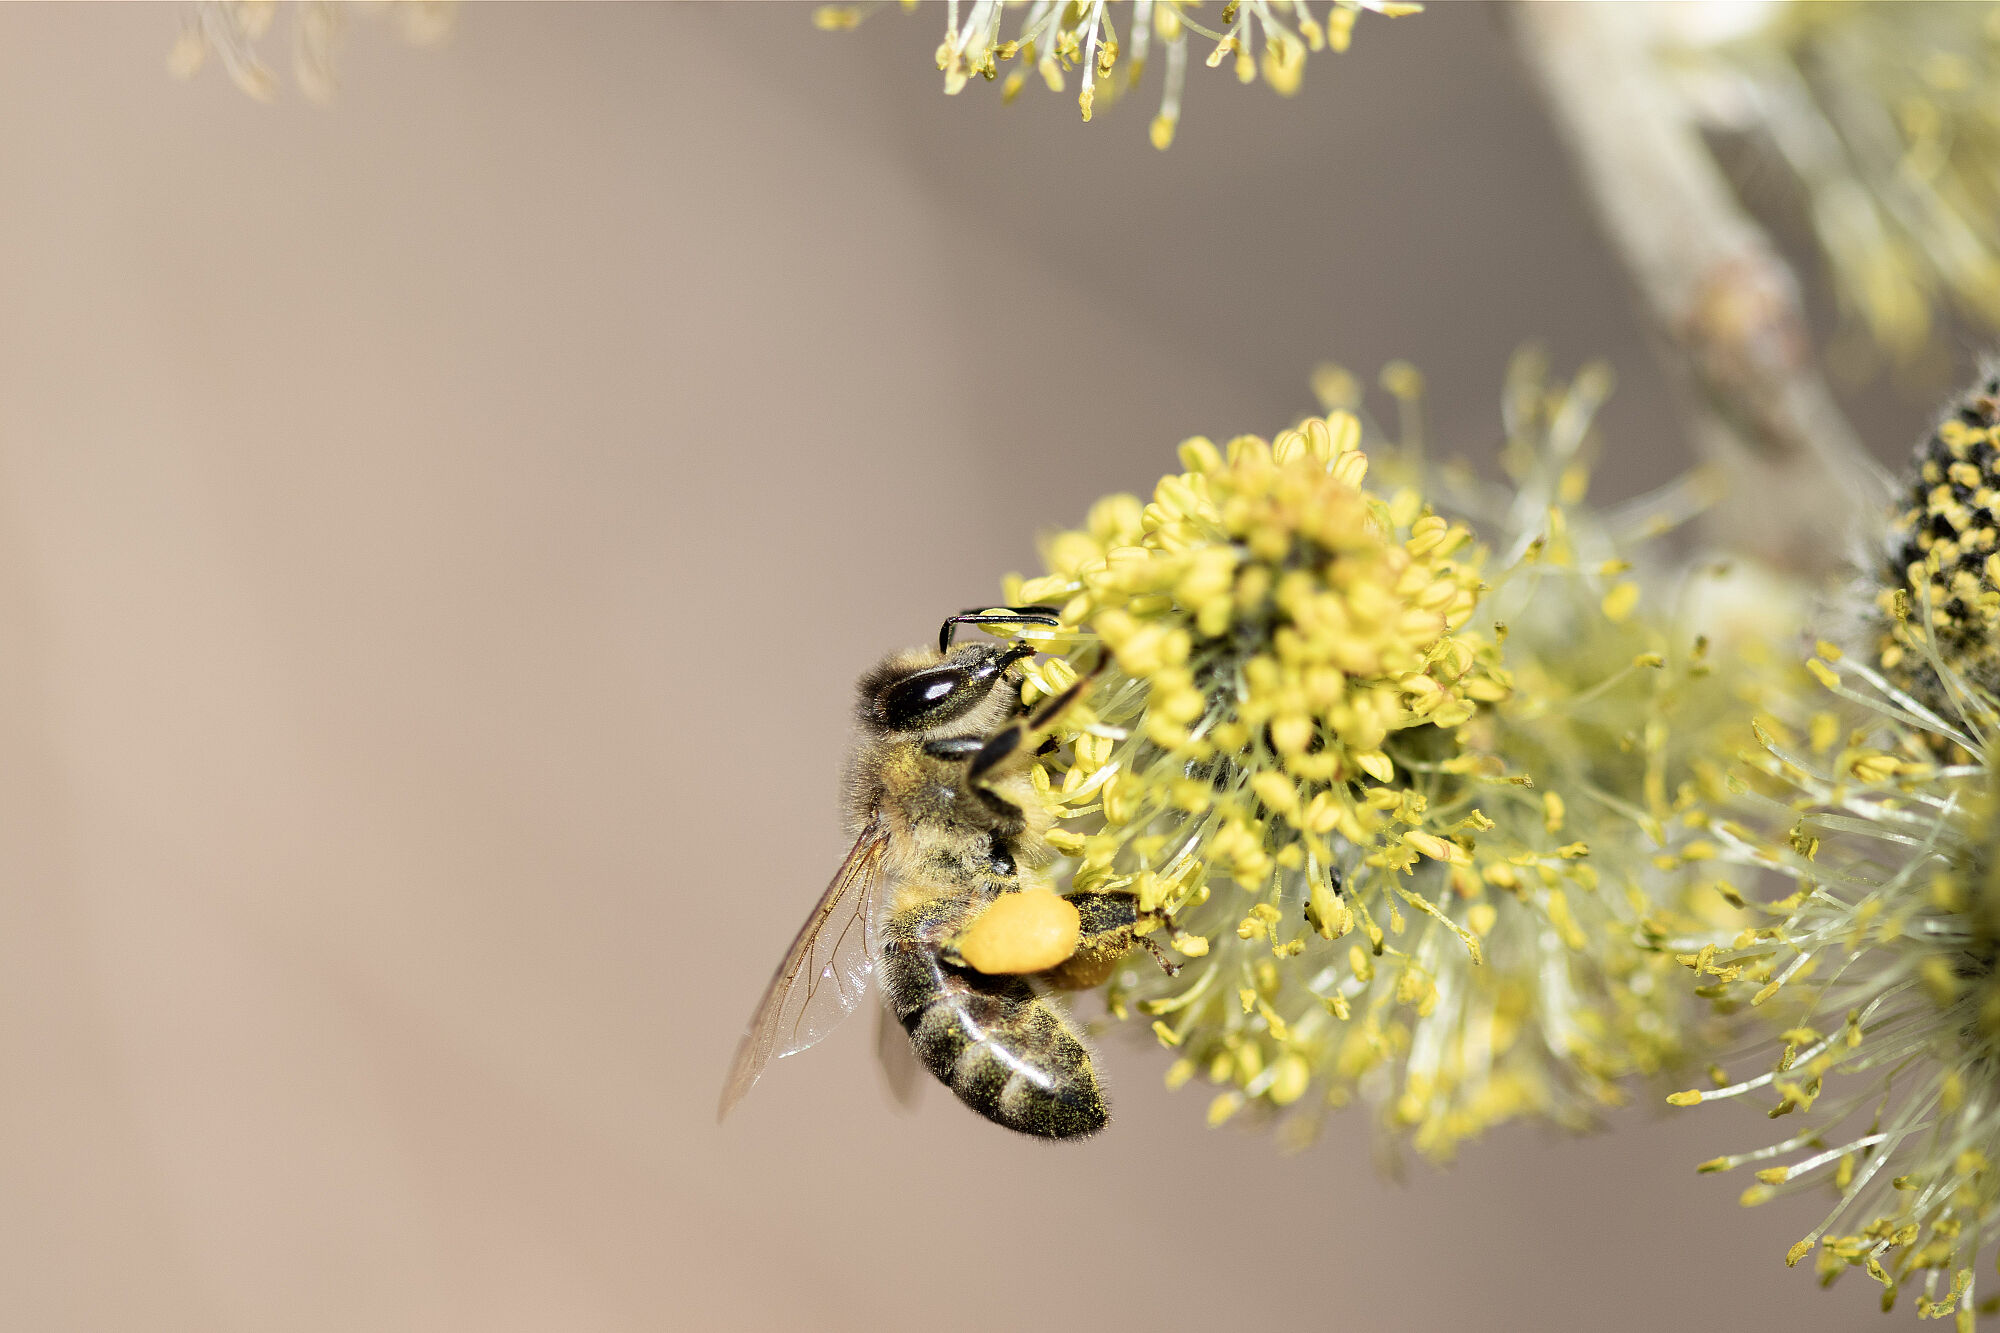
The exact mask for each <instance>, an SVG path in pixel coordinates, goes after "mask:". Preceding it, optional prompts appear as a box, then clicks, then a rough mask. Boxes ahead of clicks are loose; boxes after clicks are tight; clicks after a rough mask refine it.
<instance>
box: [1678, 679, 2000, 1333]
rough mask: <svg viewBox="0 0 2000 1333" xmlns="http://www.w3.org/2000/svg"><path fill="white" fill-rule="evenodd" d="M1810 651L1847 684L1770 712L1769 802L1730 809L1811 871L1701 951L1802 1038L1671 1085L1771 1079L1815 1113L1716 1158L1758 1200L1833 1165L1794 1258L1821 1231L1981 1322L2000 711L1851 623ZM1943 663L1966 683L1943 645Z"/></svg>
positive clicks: (1790, 869)
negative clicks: (1930, 676) (1956, 698)
mask: <svg viewBox="0 0 2000 1333" xmlns="http://www.w3.org/2000/svg"><path fill="white" fill-rule="evenodd" d="M1811 666H1812V669H1813V673H1814V674H1815V675H1816V676H1818V677H1820V678H1821V681H1822V683H1823V685H1824V686H1825V688H1826V689H1827V690H1828V691H1829V692H1830V694H1831V695H1832V696H1833V697H1831V698H1829V699H1828V700H1827V703H1828V704H1829V705H1830V706H1829V707H1828V708H1825V709H1823V710H1820V711H1818V712H1816V713H1814V714H1813V715H1812V716H1811V717H1810V718H1809V719H1807V720H1806V721H1805V722H1804V725H1803V726H1801V727H1799V728H1797V729H1796V730H1794V729H1788V728H1784V727H1782V726H1780V725H1778V724H1777V723H1776V722H1775V721H1774V720H1769V719H1767V720H1766V721H1765V722H1764V724H1763V725H1762V726H1761V727H1760V734H1759V745H1758V747H1757V748H1756V749H1755V750H1754V751H1752V752H1751V753H1749V754H1748V755H1746V756H1745V761H1746V772H1745V774H1744V775H1743V777H1742V779H1741V781H1740V783H1739V786H1740V791H1739V800H1740V801H1741V802H1742V803H1743V805H1744V806H1745V807H1747V808H1748V809H1749V810H1750V811H1752V812H1753V813H1752V814H1750V815H1746V816H1745V817H1744V818H1743V819H1742V820H1740V821H1738V820H1731V821H1725V822H1722V823H1720V824H1718V825H1717V830H1718V839H1719V841H1720V842H1721V844H1722V845H1723V846H1724V847H1725V849H1726V854H1727V855H1728V856H1729V857H1730V858H1731V859H1733V860H1736V861H1738V862H1740V863H1742V864H1745V865H1747V866H1750V867H1753V868H1756V869H1761V870H1771V871H1776V872H1778V873H1780V874H1782V875H1785V876H1788V877H1789V878H1790V879H1791V880H1792V881H1793V882H1794V884H1795V891H1794V892H1792V893H1791V894H1789V895H1787V896H1786V897H1783V898H1780V899H1778V900H1776V901H1775V902H1772V903H1769V904H1767V905H1764V906H1763V907H1761V908H1760V909H1759V910H1760V912H1761V913H1762V916H1763V923H1762V924H1757V925H1753V926H1752V927H1751V928H1749V929H1746V930H1744V931H1743V932H1741V933H1740V934H1739V935H1737V936H1736V937H1735V938H1734V939H1733V940H1731V941H1728V942H1726V943H1722V944H1720V945H1719V946H1718V944H1717V943H1709V944H1707V945H1705V946H1704V947H1702V948H1701V949H1700V950H1699V951H1698V952H1694V953H1688V954H1684V955H1682V959H1681V961H1682V962H1684V963H1685V964H1686V965H1687V966H1688V967H1690V968H1692V969H1693V970H1694V971H1695V972H1696V973H1697V974H1698V975H1699V976H1700V977H1701V979H1702V982H1703V983H1704V984H1703V990H1704V993H1706V994H1708V995H1710V996H1712V997H1713V998H1714V999H1715V1000H1716V1001H1717V1002H1718V1003H1719V1004H1722V1005H1724V1006H1726V1007H1731V1008H1734V1007H1740V1006H1743V1005H1746V1004H1747V1005H1750V1006H1756V1007H1759V1008H1762V1009H1764V1010H1765V1011H1767V1013H1768V1014H1769V1015H1770V1016H1771V1017H1772V1019H1773V1021H1774V1022H1775V1023H1776V1024H1777V1025H1778V1026H1779V1027H1780V1028H1781V1029H1782V1043H1781V1044H1782V1049H1781V1050H1779V1052H1778V1053H1777V1054H1776V1056H1775V1058H1774V1059H1773V1060H1772V1061H1771V1062H1770V1067H1769V1068H1767V1069H1765V1070H1763V1071H1762V1072H1760V1073H1759V1074H1757V1075H1756V1076H1755V1077H1752V1078H1748V1079H1744V1080H1741V1081H1738V1082H1730V1081H1729V1080H1728V1078H1727V1076H1726V1075H1724V1074H1723V1073H1722V1072H1721V1071H1720V1070H1719V1069H1718V1070H1716V1071H1714V1072H1715V1076H1716V1081H1717V1082H1718V1083H1719V1084H1721V1085H1722V1086H1719V1087H1717V1088H1714V1089H1710V1090H1706V1091H1702V1090H1696V1091H1690V1092H1685V1093H1679V1094H1676V1095H1675V1096H1674V1097H1673V1098H1672V1100H1673V1101H1674V1102H1675V1103H1676V1104H1678V1105H1694V1104H1696V1103H1699V1102H1707V1101H1716V1100H1721V1099H1727V1098H1733V1097H1740V1096H1744V1095H1746V1094H1759V1095H1761V1096H1764V1097H1767V1098H1768V1099H1769V1100H1770V1101H1771V1106H1770V1114H1771V1115H1772V1116H1773V1117H1783V1116H1794V1117H1796V1119H1794V1120H1792V1121H1791V1122H1790V1123H1792V1124H1793V1125H1796V1126H1797V1128H1796V1132H1794V1133H1791V1134H1789V1135H1788V1136H1787V1137H1786V1138H1785V1139H1783V1140H1782V1141H1781V1142H1778V1143H1774V1144H1771V1145H1769V1146H1767V1147H1764V1148H1759V1149H1756V1150H1754V1151H1749V1152H1744V1153H1738V1154H1733V1155H1730V1156H1726V1157H1721V1158H1717V1159H1715V1160H1714V1161H1711V1162H1707V1163H1704V1164H1703V1167H1702V1169H1703V1170H1705V1171H1726V1170H1730V1169H1733V1168H1736V1167H1739V1166H1745V1165H1755V1166H1757V1167H1758V1170H1757V1173H1756V1174H1757V1183H1756V1184H1754V1185H1752V1186H1750V1187H1749V1188H1748V1189H1747V1190H1746V1191H1745V1192H1744V1194H1743V1202H1744V1204H1746V1205H1754V1204H1758V1203H1762V1202H1765V1201H1766V1200H1768V1199H1770V1198H1773V1197H1775V1196H1776V1195H1777V1194H1779V1193H1781V1192H1787V1191H1791V1190H1796V1189H1801V1188H1805V1187H1807V1186H1808V1185H1814V1184H1821V1183H1830V1184H1831V1186H1832V1188H1833V1190H1834V1192H1835V1193H1836V1195H1837V1202H1836V1203H1835V1204H1834V1206H1833V1209H1832V1211H1831V1212H1830V1213H1829V1214H1828V1215H1827V1217H1826V1218H1825V1220H1824V1221H1822V1222H1821V1223H1820V1225H1819V1226H1817V1227H1815V1228H1813V1230H1812V1231H1811V1232H1810V1233H1809V1234H1808V1235H1807V1236H1805V1237H1804V1238H1803V1239H1801V1240H1800V1241H1799V1242H1798V1243H1797V1244H1796V1245H1794V1246H1793V1247H1792V1249H1791V1252H1790V1254H1789V1255H1788V1256H1787V1261H1788V1262H1790V1263H1794V1264H1795V1263H1797V1262H1798V1261H1799V1260H1800V1259H1802V1258H1804V1257H1805V1256H1806V1255H1807V1254H1808V1253H1811V1252H1812V1250H1813V1248H1814V1247H1815V1246H1818V1247H1819V1257H1818V1260H1817V1263H1818V1267H1819V1271H1820V1273H1821V1276H1822V1278H1823V1280H1825V1281H1829V1282H1830V1281H1832V1280H1833V1279H1834V1278H1835V1277H1837V1276H1839V1275H1840V1273H1842V1272H1843V1271H1845V1270H1846V1269H1847V1268H1849V1267H1859V1268H1864V1269H1866V1270H1867V1272H1868V1273H1869V1275H1870V1276H1872V1277H1874V1278H1875V1279H1876V1280H1877V1281H1879V1282H1880V1283H1881V1284H1882V1285H1883V1289H1884V1290H1883V1304H1884V1308H1888V1307H1889V1306H1891V1305H1893V1304H1894V1302H1895V1299H1896V1297H1897V1294H1898V1292H1899V1291H1900V1290H1901V1289H1902V1288H1903V1286H1904V1285H1905V1284H1907V1283H1910V1282H1911V1281H1913V1280H1917V1279H1920V1280H1921V1284H1922V1294H1921V1297H1920V1299H1919V1303H1918V1308H1919V1312H1920V1313H1922V1314H1926V1315H1935V1316H1937V1317H1944V1316H1945V1315H1948V1314H1953V1313H1954V1312H1956V1314H1957V1317H1958V1318H1959V1320H1960V1322H1961V1324H1962V1325H1963V1326H1964V1327H1967V1328H1969V1327H1970V1326H1971V1319H1972V1312H1973V1309H1974V1305H1973V1299H1974V1291H1973V1273H1972V1264H1973V1259H1974V1257H1975V1255H1976V1254H1977V1252H1978V1251H1979V1250H1980V1248H1981V1247H1982V1246H1983V1245H1985V1244H1987V1243H1988V1241H1989V1240H1990V1239H1992V1237H1993V1234H1994V1232H1993V1224H1994V1222H1995V1220H1996V1218H2000V1189H1996V1179H1995V1175H1994V1172H1993V1169H1992V1166H1991V1163H1992V1162H2000V1099H1996V1092H2000V1087H1996V1084H1995V1079H1994V1074H1995V1071H1996V1070H2000V983H1996V979H1995V978H1996V964H2000V875H1996V871H2000V860H1997V859H1996V850H2000V849H1997V848H1996V845H1995V837H1994V833H1993V829H1994V819H1995V816H1996V815H2000V803H1996V800H1995V797H1996V795H2000V793H1997V792H1996V790H1995V788H1994V774H1993V773H1992V771H1991V769H1990V768H1989V766H1988V764H1987V762H1986V760H1985V758H1984V756H1985V755H1986V754H1987V753H1988V747H1989V744H1990V742H1991V740H1992V732H1991V729H1990V715H1988V717H1987V719H1986V720H1985V721H1984V722H1982V721H1980V720H1977V719H1975V718H1972V717H1969V716H1967V715H1965V714H1957V713H1955V714H1953V715H1951V716H1950V717H1949V718H1948V717H1946V716H1944V715H1940V714H1939V713H1937V712H1934V711H1932V710H1931V709H1930V708H1928V707H1927V706H1925V705H1924V704H1923V703H1922V702H1920V701H1919V700H1917V699H1916V698H1914V697H1912V696H1911V695H1910V694H1908V693H1906V692H1905V691H1903V690H1900V689H1898V688H1897V687H1896V686H1895V685H1894V684H1893V683H1892V682H1891V681H1890V680H1889V679H1887V678H1886V677H1885V676H1884V675H1883V674H1882V673H1880V672H1878V671H1876V670H1874V669H1873V668H1871V667H1868V666H1866V665H1864V664H1862V663H1860V662H1857V661H1854V660H1852V659H1848V658H1845V657H1843V656H1841V654H1840V651H1839V649H1838V648H1837V647H1836V646H1835V645H1833V644H1821V645H1820V656H1819V657H1817V658H1814V659H1813V661H1812V663H1811ZM1931 666H1932V669H1933V670H1934V671H1935V672H1937V673H1938V678H1939V679H1940V680H1942V681H1944V682H1946V685H1947V688H1949V689H1951V690H1953V691H1961V690H1964V689H1966V688H1968V687H1967V685H1966V683H1965V682H1964V681H1963V680H1962V679H1960V678H1958V677H1957V676H1956V674H1955V673H1954V672H1953V670H1952V668H1951V666H1950V664H1949V663H1947V662H1945V661H1944V660H1943V659H1939V658H1933V659H1932V663H1931ZM1843 714H1845V716H1843ZM1943 752H1950V753H1954V754H1957V755H1959V756H1961V757H1968V756H1977V757H1976V758H1972V759H1971V761H1970V762H1961V763H1940V762H1939V758H1938V756H1939V754H1940V753H1943Z"/></svg>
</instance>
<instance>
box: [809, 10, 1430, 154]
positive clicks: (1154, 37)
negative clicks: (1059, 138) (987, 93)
mask: <svg viewBox="0 0 2000 1333" xmlns="http://www.w3.org/2000/svg"><path fill="white" fill-rule="evenodd" d="M875 8H877V6H876V5H873V4H836V5H823V6H821V7H820V8H819V9H818V10H817V11H815V13H814V20H815V22H817V23H818V24H819V26H820V27H822V28H826V29H829V30H834V31H839V30H843V29H848V28H852V27H855V26H856V25H857V24H859V23H860V22H861V20H862V19H864V18H866V17H867V16H868V14H869V13H870V12H871V11H872V10H874V9H875ZM1422 8H1423V6H1422V5H1421V4H1413V3H1403V2H1401V0H1334V3H1333V4H1331V5H1329V6H1326V7H1325V8H1324V9H1323V10H1322V13H1323V14H1324V16H1325V17H1324V18H1320V17H1316V16H1315V15H1314V13H1313V8H1312V6H1311V5H1309V4H1307V3H1305V0H1227V3H1225V4H1224V5H1223V6H1222V8H1221V10H1220V11H1219V20H1218V22H1219V24H1220V26H1219V27H1210V26H1209V25H1208V22H1207V21H1206V20H1205V19H1204V18H1203V11H1202V7H1201V5H1200V4H1199V3H1196V2H1194V0H1136V3H1134V4H1131V5H1121V6H1117V7H1115V8H1114V7H1113V6H1112V5H1111V4H1109V3H1108V2H1107V0H1080V3H1070V2H1069V0H1010V2H1009V3H1002V0H968V3H966V4H965V5H964V6H963V7H962V8H961V6H960V4H959V3H958V0H952V2H951V4H950V5H949V6H947V7H946V11H945V13H946V18H945V34H944V41H943V42H942V43H941V44H939V46H938V49H937V66H938V69H940V70H941V71H943V73H944V90H945V92H947V93H957V92H960V91H961V90H963V89H964V87H965V86H966V84H968V83H970V82H971V81H972V80H973V79H975V78H979V79H985V80H988V81H992V80H995V79H998V80H1000V96H1001V99H1002V100H1003V101H1008V102H1011V101H1013V100H1014V98H1015V97H1016V96H1017V95H1018V94H1019V93H1020V91H1021V89H1022V88H1024V87H1026V86H1027V84H1028V83H1029V82H1030V81H1031V79H1032V80H1034V81H1038V82H1041V83H1043V84H1046V85H1047V86H1048V88H1049V90H1050V91H1051V92H1058V93H1060V92H1062V91H1064V89H1065V87H1066V86H1067V83H1068V80H1069V77H1070V75H1072V74H1075V75H1076V76H1077V83H1078V92H1077V105H1078V107H1079V109H1081V111H1082V112H1083V118H1084V119H1085V120H1089V119H1090V117H1091V112H1092V109H1093V108H1094V106H1095V104H1096V101H1097V99H1098V98H1100V97H1102V98H1104V99H1105V100H1106V101H1107V102H1109V101H1112V100H1114V99H1116V98H1118V97H1120V96H1122V95H1123V94H1125V93H1127V92H1129V91H1131V90H1132V89H1134V88H1136V87H1137V86H1138V84H1139V81H1140V79H1141V78H1143V77H1144V75H1145V72H1146V64H1147V61H1148V59H1149V58H1150V56H1151V53H1152V50H1153V46H1154V43H1158V44H1159V47H1160V51H1161V54H1162V56H1163V58H1164V60H1165V63H1166V67H1167V69H1166V76H1165V78H1164V80H1163V84H1162V91H1161V94H1160V109H1159V112H1158V114H1156V115H1155V116H1154V117H1153V123H1152V137H1153V146H1154V147H1155V148H1160V149H1165V148H1167V147H1169V146H1170V145H1171V144H1172V143H1173V141H1174V130H1175V128H1176V127H1177V126H1178V125H1179V124H1180V117H1181V92H1182V87H1183V85H1184V83H1185V81H1186V78H1187V62H1188V53H1189V49H1190V46H1191V45H1192V46H1198V47H1205V48H1206V52H1207V53H1206V55H1205V56H1203V57H1202V59H1203V60H1204V62H1205V63H1206V64H1207V65H1208V66H1209V67H1210V68H1214V67H1215V66H1218V65H1221V64H1224V63H1227V64H1228V65H1229V66H1230V68H1231V69H1232V70H1234V71H1235V74H1236V77H1237V80H1238V81H1239V82H1242V83H1251V82H1254V81H1255V80H1256V79H1257V78H1258V76H1259V75H1261V76H1262V77H1263V79H1264V82H1266V83H1268V84H1269V85H1270V86H1271V87H1272V88H1274V89H1276V90H1277V91H1278V92H1279V93H1281V94H1282V95H1284V96H1286V97H1289V96H1291V95H1292V94H1293V93H1295V92H1297V91H1298V90H1299V83H1300V81H1301V80H1302V79H1303V78H1304V77H1305V68H1306V56H1307V54H1308V53H1310V52H1317V51H1336V52H1337V51H1345V50H1346V49H1347V47H1348V43H1349V42H1350V41H1351V40H1352V37H1353V32H1354V20H1355V19H1356V18H1357V17H1358V16H1359V15H1360V13H1361V11H1362V10H1365V9H1366V10H1374V11H1375V12H1376V13H1379V14H1387V15H1392V16H1393V15H1397V14H1409V13H1414V12H1416V11H1417V10H1420V9H1422ZM1010 10H1011V11H1013V16H1014V17H1015V19H1016V21H1015V22H1012V23H1009V21H1008V19H1009V13H1008V11H1010ZM1007 65H1012V68H1011V69H1008V70H1007V71H1006V72H1005V74H1004V75H1003V73H1002V67H1003V66H1007Z"/></svg>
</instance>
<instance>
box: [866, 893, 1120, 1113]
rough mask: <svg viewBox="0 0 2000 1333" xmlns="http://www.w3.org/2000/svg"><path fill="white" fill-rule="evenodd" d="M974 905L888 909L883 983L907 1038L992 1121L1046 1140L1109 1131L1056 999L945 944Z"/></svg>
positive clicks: (936, 903)
mask: <svg viewBox="0 0 2000 1333" xmlns="http://www.w3.org/2000/svg"><path fill="white" fill-rule="evenodd" d="M974 905H975V904H974V903H973V902H972V901H968V900H967V899H965V898H959V897H956V896H953V897H951V898H942V899H932V900H931V901H929V902H925V903H922V904H921V905H918V906H914V907H911V908H908V909H906V910H904V911H902V912H897V913H892V914H891V915H890V917H889V920H888V923H887V930H886V932H885V935H886V938H885V941H884V943H883V946H882V989H883V996H884V999H885V1000H886V1001H887V1002H888V1004H889V1006H890V1008H891V1010H892V1011H893V1012H894V1013H895V1015H896V1018H897V1019H898V1021H900V1022H901V1023H902V1025H903V1027H904V1029H905V1030H907V1031H908V1032H909V1034H910V1045H911V1047H912V1048H913V1049H914V1050H915V1051H916V1054H917V1058H918V1059H920V1060H922V1061H923V1062H924V1064H925V1066H926V1067H928V1068H929V1069H930V1071H931V1073H933V1074H935V1075H937V1078H938V1081H939V1082H941V1083H943V1084H945V1085H946V1086H947V1087H949V1088H950V1089H951V1090H952V1091H953V1092H954V1093H956V1094H957V1095H958V1099H959V1100H960V1101H962V1102H964V1103H965V1104H966V1105H967V1106H969V1107H971V1108H972V1109H973V1110H975V1111H977V1112H979V1114H981V1115H983V1116H985V1117H986V1118H987V1119H988V1120H991V1121H993V1122H994V1123H995V1124H999V1125H1005V1126H1006V1127H1007V1128H1008V1129H1012V1130H1016V1131H1018V1132H1020V1133H1022V1134H1033V1135H1036V1136H1037V1137H1040V1138H1049V1139H1073V1138H1080V1137H1082V1136H1083V1135H1086V1134H1094V1133H1096V1132H1097V1131H1098V1130H1100V1129H1102V1128H1104V1124H1105V1120H1106V1118H1107V1113H1106V1110H1105V1106H1104V1097H1103V1094H1102V1093H1101V1092H1099V1090H1098V1087H1097V1075H1096V1072H1095V1071H1094V1070H1093V1069H1092V1068H1091V1061H1090V1051H1089V1048H1087V1047H1086V1046H1085V1045H1084V1044H1083V1041H1082V1039H1081V1038H1080V1037H1079V1036H1078V1035H1077V1034H1076V1032H1075V1031H1074V1030H1073V1029H1072V1028H1071V1026H1070V1024H1069V1021H1068V1019H1067V1018H1066V1017H1065V1016H1064V1015H1063V1013H1062V1012H1061V1011H1060V1010H1059V1009H1057V1008H1056V1006H1055V1005H1054V1004H1052V1003H1051V1002H1049V1001H1048V1000H1045V999H1043V998H1042V997H1041V996H1039V995H1037V994H1036V993H1035V989H1034V987H1033V986H1031V985H1030V984H1029V983H1028V982H1027V981H1025V980H1023V979H1022V978H1020V977H996V976H986V975H985V974H983V973H979V972H974V971H972V970H971V969H969V968H963V967H954V966H952V965H951V964H950V963H947V962H945V961H944V960H943V959H942V958H941V957H940V956H939V951H940V948H941V945H942V943H943V941H944V940H945V939H946V938H948V937H949V936H950V935H951V933H952V932H953V930H955V928H956V927H957V925H958V924H959V923H960V922H961V921H963V920H964V919H965V918H966V917H968V916H969V915H970V914H971V910H972V908H973V906H974Z"/></svg>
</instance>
